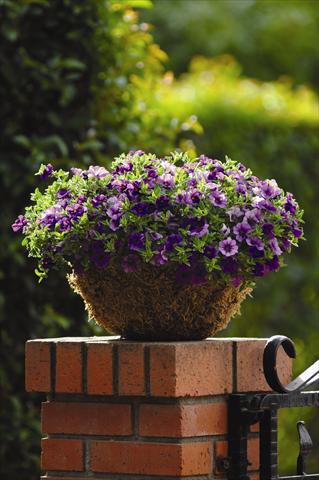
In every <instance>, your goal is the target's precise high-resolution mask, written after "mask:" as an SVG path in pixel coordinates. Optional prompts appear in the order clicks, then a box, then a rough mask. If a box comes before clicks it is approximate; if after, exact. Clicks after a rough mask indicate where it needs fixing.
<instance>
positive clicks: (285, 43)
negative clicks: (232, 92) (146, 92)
mask: <svg viewBox="0 0 319 480" xmlns="http://www.w3.org/2000/svg"><path fill="white" fill-rule="evenodd" d="M317 3H318V2H317V1H316V0H198V1H188V0H169V1H165V0H154V8H153V9H151V10H148V11H145V12H144V13H143V18H145V19H146V21H147V22H150V23H151V24H153V25H154V26H155V29H154V37H155V40H156V41H157V42H158V43H159V44H160V46H161V47H162V48H163V49H164V50H165V52H167V53H168V55H169V57H170V62H169V67H170V68H172V69H173V71H174V72H175V73H178V74H180V73H182V72H185V71H187V67H188V64H189V61H190V59H191V58H193V56H194V55H203V56H206V57H215V56H217V55H221V54H224V53H229V54H231V55H233V56H234V57H235V58H236V59H237V60H238V61H239V62H240V64H241V65H242V66H243V69H244V73H245V75H249V76H251V77H254V78H260V79H262V80H274V79H277V78H278V77H280V76H283V75H284V76H289V77H290V78H291V79H292V81H293V82H295V83H296V84H300V83H307V84H308V83H309V84H312V85H315V86H316V87H318V85H319V76H318V69H319V45H318V28H319V9H318V4H317Z"/></svg>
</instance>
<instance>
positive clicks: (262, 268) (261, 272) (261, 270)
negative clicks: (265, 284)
mask: <svg viewBox="0 0 319 480" xmlns="http://www.w3.org/2000/svg"><path fill="white" fill-rule="evenodd" d="M266 273H268V268H267V266H266V265H265V264H264V263H256V264H255V266H254V268H253V275H255V276H256V277H263V276H265V275H266Z"/></svg>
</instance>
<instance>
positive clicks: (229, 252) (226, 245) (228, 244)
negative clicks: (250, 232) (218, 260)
mask: <svg viewBox="0 0 319 480" xmlns="http://www.w3.org/2000/svg"><path fill="white" fill-rule="evenodd" d="M219 251H220V252H221V253H222V254H223V255H225V257H231V256H233V255H235V254H236V253H237V252H238V246H237V243H236V241H235V240H233V239H232V238H230V237H228V238H226V240H222V241H221V242H219Z"/></svg>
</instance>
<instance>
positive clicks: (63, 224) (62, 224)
mask: <svg viewBox="0 0 319 480" xmlns="http://www.w3.org/2000/svg"><path fill="white" fill-rule="evenodd" d="M58 226H59V230H60V231H61V232H69V231H70V230H71V222H70V219H69V218H68V217H62V218H61V220H60V221H59V224H58Z"/></svg>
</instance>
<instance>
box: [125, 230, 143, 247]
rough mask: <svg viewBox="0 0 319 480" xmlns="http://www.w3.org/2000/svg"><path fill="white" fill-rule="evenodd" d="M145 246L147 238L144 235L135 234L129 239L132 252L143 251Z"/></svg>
mask: <svg viewBox="0 0 319 480" xmlns="http://www.w3.org/2000/svg"><path fill="white" fill-rule="evenodd" d="M144 245H145V236H144V234H143V233H138V232H134V233H131V235H130V236H129V237H128V248H129V249H130V250H137V251H139V250H142V249H143V248H144Z"/></svg>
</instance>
